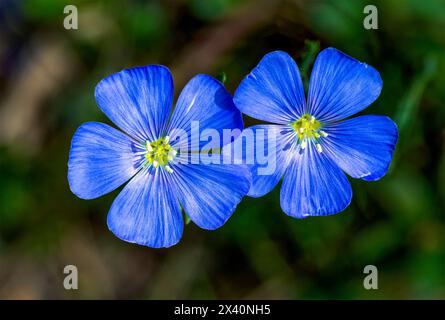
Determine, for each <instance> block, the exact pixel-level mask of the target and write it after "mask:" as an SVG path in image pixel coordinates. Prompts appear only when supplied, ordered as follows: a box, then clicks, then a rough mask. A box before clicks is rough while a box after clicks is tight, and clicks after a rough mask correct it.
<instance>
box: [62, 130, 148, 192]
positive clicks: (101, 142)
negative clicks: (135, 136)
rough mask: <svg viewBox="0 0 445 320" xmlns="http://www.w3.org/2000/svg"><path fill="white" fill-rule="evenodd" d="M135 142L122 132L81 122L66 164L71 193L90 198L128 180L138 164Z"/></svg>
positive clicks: (138, 158)
mask: <svg viewBox="0 0 445 320" xmlns="http://www.w3.org/2000/svg"><path fill="white" fill-rule="evenodd" d="M138 148H139V147H138V143H136V142H135V141H134V140H132V139H131V138H130V137H128V136H127V135H125V134H123V133H122V132H120V131H118V130H116V129H113V128H112V127H110V126H108V125H106V124H103V123H99V122H87V123H84V124H83V125H81V126H80V127H79V129H77V131H76V132H75V133H74V136H73V140H72V141H71V150H70V156H69V161H68V182H69V185H70V188H71V191H72V192H73V193H74V194H75V195H77V196H78V197H79V198H82V199H94V198H97V197H100V196H101V195H104V194H106V193H108V192H111V191H113V190H114V189H116V188H117V187H119V186H120V185H122V184H123V183H124V182H126V181H127V180H128V179H130V178H131V177H132V176H133V175H134V174H135V173H136V172H137V170H138V168H139V167H140V165H141V156H140V154H138V152H139V150H138Z"/></svg>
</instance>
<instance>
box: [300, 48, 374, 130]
mask: <svg viewBox="0 0 445 320" xmlns="http://www.w3.org/2000/svg"><path fill="white" fill-rule="evenodd" d="M381 90H382V79H381V78H380V74H379V73H378V72H377V70H375V69H374V68H373V67H371V66H369V65H367V64H366V63H363V62H360V61H358V60H356V59H354V58H352V57H350V56H348V55H346V54H344V53H343V52H341V51H338V50H337V49H334V48H328V49H325V50H323V51H322V52H321V53H320V54H319V55H318V57H317V59H316V61H315V64H314V68H313V69H312V74H311V79H310V84H309V93H308V111H309V113H310V114H311V115H313V116H314V117H315V118H317V120H319V121H323V122H330V121H335V120H341V119H344V118H347V117H349V116H351V115H353V114H356V113H357V112H360V111H362V110H363V109H365V108H366V107H367V106H369V105H370V104H371V103H373V102H374V101H375V100H376V99H377V98H378V96H379V95H380V91H381Z"/></svg>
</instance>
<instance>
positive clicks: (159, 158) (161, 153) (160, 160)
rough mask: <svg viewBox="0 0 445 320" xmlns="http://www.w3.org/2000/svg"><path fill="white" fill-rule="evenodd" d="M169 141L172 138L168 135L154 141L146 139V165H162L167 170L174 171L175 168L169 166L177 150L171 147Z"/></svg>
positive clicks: (156, 166)
mask: <svg viewBox="0 0 445 320" xmlns="http://www.w3.org/2000/svg"><path fill="white" fill-rule="evenodd" d="M169 142H170V138H169V137H168V136H166V137H164V138H159V139H158V140H156V141H152V142H149V141H146V142H145V149H146V150H147V152H146V154H145V159H146V161H145V165H152V166H153V167H155V168H158V167H159V166H161V167H162V168H164V169H165V170H166V171H167V172H169V173H172V172H173V169H172V168H171V167H170V166H169V163H170V161H172V160H173V159H174V157H175V156H176V154H177V151H176V150H175V149H173V148H172V147H171V145H170V144H169Z"/></svg>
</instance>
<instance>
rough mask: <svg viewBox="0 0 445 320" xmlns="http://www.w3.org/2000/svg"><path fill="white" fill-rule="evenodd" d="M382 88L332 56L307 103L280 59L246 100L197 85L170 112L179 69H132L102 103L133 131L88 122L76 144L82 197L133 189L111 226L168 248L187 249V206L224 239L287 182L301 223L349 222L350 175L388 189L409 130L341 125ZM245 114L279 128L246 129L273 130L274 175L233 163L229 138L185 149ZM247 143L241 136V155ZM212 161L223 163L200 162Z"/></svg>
mask: <svg viewBox="0 0 445 320" xmlns="http://www.w3.org/2000/svg"><path fill="white" fill-rule="evenodd" d="M381 86H382V82H381V79H380V76H379V74H378V72H377V71H376V70H374V69H373V68H372V67H370V66H368V65H366V64H364V63H361V62H359V61H357V60H355V59H352V58H350V57H349V56H346V55H345V54H343V53H341V52H339V51H338V50H335V49H326V50H324V51H322V52H321V53H320V54H319V56H318V58H317V60H316V62H315V66H314V68H313V72H312V76H311V80H310V86H309V93H308V101H307V102H306V99H305V94H304V90H303V85H302V82H301V78H300V75H299V72H298V68H297V65H296V64H295V62H294V61H293V60H292V58H291V57H290V56H289V55H287V54H286V53H284V52H272V53H270V54H268V55H266V56H265V57H264V58H263V59H262V60H261V62H260V63H259V65H258V66H257V67H256V68H255V69H254V70H253V71H252V72H251V73H250V74H249V75H248V76H247V77H246V78H245V79H244V80H243V81H242V82H241V84H240V86H239V87H238V89H237V90H236V93H235V97H234V99H232V97H231V95H230V94H229V93H228V92H227V90H226V89H225V88H224V86H223V84H222V83H220V82H219V81H217V80H215V79H213V78H212V77H210V76H207V75H197V76H195V77H194V78H193V79H192V80H191V81H190V82H189V83H188V84H187V85H186V86H185V88H184V89H183V91H182V92H181V94H180V96H179V98H178V101H177V103H176V106H175V108H174V110H173V112H172V113H171V115H170V110H171V105H172V100H173V80H172V77H171V74H170V72H169V71H168V69H167V68H165V67H163V66H154V65H152V66H147V67H140V68H133V69H127V70H123V71H121V72H119V73H116V74H113V75H111V76H109V77H107V78H105V79H104V80H102V81H101V82H100V83H99V84H98V86H97V87H96V92H95V95H96V100H97V103H98V105H99V107H100V108H101V110H102V111H103V112H104V113H105V114H106V115H107V116H108V118H109V119H110V120H111V121H112V122H113V123H114V124H115V125H116V126H118V127H119V128H120V129H121V130H122V131H124V132H125V133H122V132H121V131H118V130H116V129H113V128H112V127H110V126H108V125H106V124H102V123H97V122H88V123H85V124H83V125H82V126H81V127H80V128H79V129H78V130H77V131H76V133H75V134H74V137H73V139H72V143H71V150H70V157H69V162H68V181H69V184H70V188H71V190H72V191H73V193H74V194H76V195H77V196H78V197H80V198H83V199H93V198H96V197H99V196H101V195H104V194H106V193H108V192H111V191H113V190H115V189H116V188H118V187H119V186H121V185H122V184H124V183H125V182H126V181H128V180H130V181H129V182H128V184H127V185H126V186H125V187H124V188H123V190H122V191H121V192H120V194H119V195H118V196H117V198H116V199H115V200H114V202H113V204H112V206H111V209H110V211H109V214H108V227H109V228H110V230H111V231H112V232H113V233H114V234H115V235H116V236H118V237H119V238H121V239H123V240H125V241H129V242H134V243H138V244H142V245H146V246H149V247H156V248H158V247H169V246H172V245H174V244H176V243H177V242H178V241H179V240H180V238H181V235H182V231H183V218H182V209H184V211H185V213H186V214H187V216H188V217H189V218H190V219H191V220H192V221H193V222H194V223H196V224H197V225H198V226H199V227H201V228H204V229H210V230H213V229H216V228H218V227H220V226H222V225H223V224H224V223H225V222H226V221H227V219H228V218H229V217H230V216H231V214H232V213H233V212H234V210H235V208H236V206H237V204H238V203H239V202H240V201H241V199H242V197H243V196H245V195H246V194H247V195H249V196H253V197H258V196H262V195H264V194H266V193H268V192H269V191H271V190H272V189H273V188H274V186H275V185H276V184H277V183H278V181H279V180H280V179H281V177H282V176H285V177H284V181H283V186H282V190H281V206H282V209H283V211H284V212H286V213H287V214H289V215H291V216H294V217H297V218H303V217H306V216H312V215H314V216H316V215H327V214H333V213H337V212H339V211H341V210H343V209H344V208H345V207H346V206H347V205H348V204H349V202H350V200H351V196H352V191H351V187H350V185H349V183H348V180H347V178H346V176H345V174H344V173H343V171H345V172H346V173H348V174H349V175H350V176H351V177H354V178H361V179H364V180H376V179H379V178H380V177H382V176H383V175H384V174H385V173H386V171H387V169H388V166H389V163H390V161H391V158H392V153H393V150H394V147H395V143H396V141H397V129H396V126H395V124H394V123H393V122H392V121H391V120H390V119H389V118H387V117H381V116H361V117H357V118H354V119H349V120H345V121H340V120H342V119H344V118H346V117H348V116H351V115H353V114H355V113H357V112H359V111H361V110H363V109H364V108H366V107H367V106H368V105H369V104H371V103H372V102H373V101H374V100H375V99H376V98H377V97H378V95H379V94H380V91H381ZM240 111H241V112H243V113H245V114H247V115H249V116H251V117H254V118H257V119H260V120H265V121H268V122H272V123H275V125H259V126H254V127H251V128H247V129H245V130H252V131H254V132H255V131H257V130H258V129H265V130H266V131H267V134H268V135H273V136H274V137H275V138H276V142H277V143H276V145H275V144H274V148H272V147H271V146H270V145H268V144H267V143H266V144H264V143H263V142H264V141H261V142H262V143H263V144H262V145H264V146H265V148H266V149H267V151H268V152H269V153H270V154H269V156H270V155H272V156H273V157H272V161H274V165H275V170H274V171H273V172H272V173H271V174H268V175H259V174H258V169H259V164H258V163H256V162H255V163H250V164H236V163H233V162H232V161H225V160H226V159H227V158H229V157H227V156H226V152H225V150H227V147H228V146H227V145H226V147H225V148H224V149H221V148H222V147H223V145H224V144H225V143H227V141H226V142H222V141H221V140H219V139H218V141H214V142H217V143H214V144H212V143H202V142H201V141H198V143H188V144H187V146H186V147H184V141H192V140H193V139H192V136H193V126H191V125H190V124H191V123H193V122H197V123H199V127H200V129H201V130H206V129H209V130H210V129H211V130H214V131H216V132H217V133H219V134H220V136H223V134H222V132H223V130H225V129H226V130H227V129H228V130H232V131H235V132H236V131H237V130H238V131H241V130H242V129H243V121H242V116H241V112H240ZM235 137H236V135H235ZM241 141H242V139H241V136H240V138H238V139H236V140H235V141H234V142H233V143H232V144H230V146H231V147H232V146H236V144H239V143H240V142H241ZM241 143H242V142H241ZM258 143H259V141H258V139H257V140H256V141H254V142H253V143H250V146H247V148H244V151H246V150H247V151H248V150H252V147H253V146H255V145H256V144H258ZM203 153H210V154H211V155H212V157H213V158H215V157H216V158H218V159H219V160H221V161H217V162H210V163H209V162H203V161H200V160H199V159H200V158H199V155H201V154H203ZM196 157H198V161H191V159H192V160H193V159H194V158H196ZM223 160H224V161H223ZM229 160H231V159H229Z"/></svg>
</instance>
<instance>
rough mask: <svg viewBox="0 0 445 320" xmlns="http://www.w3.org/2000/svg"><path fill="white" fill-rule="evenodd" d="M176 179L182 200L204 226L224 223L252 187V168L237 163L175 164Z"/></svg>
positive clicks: (217, 226)
mask: <svg viewBox="0 0 445 320" xmlns="http://www.w3.org/2000/svg"><path fill="white" fill-rule="evenodd" d="M172 176H173V181H174V184H175V190H176V194H177V196H178V198H179V202H180V203H181V205H182V207H183V208H184V211H185V212H186V214H187V215H188V216H189V217H190V219H191V220H192V221H193V222H194V223H196V224H197V225H198V226H199V227H201V228H203V229H209V230H214V229H216V228H219V227H221V226H222V225H223V224H224V223H225V222H226V221H227V220H228V219H229V218H230V216H231V215H232V213H233V212H234V211H235V208H236V206H237V205H238V203H239V202H240V201H241V199H242V198H243V197H244V196H245V195H246V194H247V192H248V191H249V187H250V180H249V178H250V174H249V170H248V169H247V167H246V166H244V165H236V164H187V165H182V164H179V165H175V166H174V171H173V174H172Z"/></svg>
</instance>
